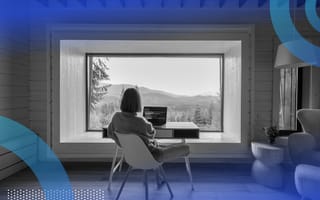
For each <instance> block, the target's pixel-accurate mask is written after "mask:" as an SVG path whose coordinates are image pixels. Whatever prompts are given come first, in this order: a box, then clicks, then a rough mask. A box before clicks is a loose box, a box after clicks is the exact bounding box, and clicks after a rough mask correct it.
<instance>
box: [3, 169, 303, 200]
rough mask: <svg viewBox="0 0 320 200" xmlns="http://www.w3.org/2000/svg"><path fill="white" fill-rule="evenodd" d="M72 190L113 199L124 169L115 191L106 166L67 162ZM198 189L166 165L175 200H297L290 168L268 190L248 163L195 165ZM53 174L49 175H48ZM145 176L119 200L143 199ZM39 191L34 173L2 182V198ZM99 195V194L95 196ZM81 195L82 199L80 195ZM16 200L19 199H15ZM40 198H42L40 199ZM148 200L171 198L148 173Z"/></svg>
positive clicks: (136, 176)
mask: <svg viewBox="0 0 320 200" xmlns="http://www.w3.org/2000/svg"><path fill="white" fill-rule="evenodd" d="M65 167H66V169H67V172H68V174H69V177H70V180H71V183H72V186H73V189H74V190H76V191H77V193H78V196H77V198H75V200H77V199H81V200H82V199H83V200H86V199H88V200H91V199H94V200H100V199H107V200H111V199H114V198H115V195H116V193H117V191H118V188H119V186H120V183H121V180H123V178H124V175H125V169H126V167H125V166H124V169H123V171H122V172H117V173H116V174H115V176H114V182H113V185H112V190H111V191H108V190H107V184H108V181H107V176H108V170H109V169H110V165H108V164H106V163H68V164H65ZM191 167H192V172H193V177H194V184H195V190H194V191H191V189H190V184H189V182H188V176H187V173H186V170H185V167H184V164H165V165H164V169H165V171H166V174H167V177H168V181H169V183H170V185H171V188H172V190H173V193H174V198H173V199H176V200H180V199H181V200H182V199H185V200H206V199H210V200H240V199H245V200H298V199H300V198H299V196H298V195H297V194H296V191H295V189H294V184H293V176H292V174H293V173H292V170H290V169H287V170H286V171H287V173H286V178H285V180H286V181H285V182H286V184H285V186H284V188H282V189H280V190H274V189H270V188H266V187H264V186H261V185H259V184H257V183H255V182H254V180H253V179H252V177H251V176H250V168H251V166H250V165H248V164H192V165H191ZM48 173H50V172H48ZM142 180H143V176H142V172H141V171H135V172H133V173H132V175H130V176H129V179H128V182H127V184H126V185H125V187H124V190H123V193H122V195H121V197H120V199H123V200H125V199H128V200H142V199H144V186H143V184H142ZM13 189H16V190H17V191H19V189H21V190H38V189H40V187H39V185H38V182H37V180H36V178H35V177H34V175H33V174H32V172H31V171H30V170H28V169H26V170H23V171H21V172H19V173H17V174H15V175H13V176H11V177H9V178H7V179H5V180H2V181H1V182H0V199H1V200H7V199H8V200H13V199H14V198H12V197H8V190H10V191H12V190H13ZM96 193H98V194H96ZM81 195H82V196H81ZM16 199H17V198H16ZM29 199H37V198H36V197H30V195H29V198H27V197H23V198H22V197H19V200H29ZM38 199H41V198H38ZM149 199H150V200H152V199H154V200H166V199H168V200H169V199H170V195H169V193H168V190H167V188H166V187H164V186H163V187H161V188H160V189H158V188H157V187H156V184H155V176H154V173H153V172H150V173H149Z"/></svg>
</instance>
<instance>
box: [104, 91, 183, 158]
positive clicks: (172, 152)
mask: <svg viewBox="0 0 320 200" xmlns="http://www.w3.org/2000/svg"><path fill="white" fill-rule="evenodd" d="M120 110H121V112H116V113H115V114H114V115H113V117H112V120H111V122H110V124H109V126H108V136H109V137H111V138H113V139H114V140H115V142H116V143H117V144H119V141H118V138H117V137H116V135H115V132H117V133H122V134H126V133H134V134H137V135H139V136H140V137H141V139H142V140H143V141H144V143H145V144H146V145H147V146H148V148H149V150H150V152H151V153H152V155H153V156H154V158H155V159H156V160H158V161H159V162H162V161H165V160H170V159H174V158H176V157H181V156H186V155H188V154H189V147H188V146H187V145H185V144H178V145H170V146H166V147H163V146H161V147H160V146H158V145H157V144H156V143H155V141H153V140H152V137H153V135H154V134H155V130H154V128H153V126H152V124H151V123H150V122H148V121H147V120H146V119H145V118H144V117H140V116H138V114H137V113H138V112H141V97H140V94H139V92H138V90H137V89H135V88H128V89H127V90H126V91H125V92H124V93H123V96H122V100H121V105H120Z"/></svg>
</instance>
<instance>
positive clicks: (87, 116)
mask: <svg viewBox="0 0 320 200" xmlns="http://www.w3.org/2000/svg"><path fill="white" fill-rule="evenodd" d="M93 56H97V57H99V56H100V57H102V56H105V57H108V56H110V57H219V58H220V98H221V114H220V117H221V125H220V127H221V129H220V130H201V129H200V132H203V133H209V132H213V133H220V132H223V131H224V69H225V66H224V64H225V58H224V53H212V54H209V53H91V52H90V53H89V52H86V53H85V65H86V66H85V70H86V73H85V75H86V77H85V79H86V83H85V88H86V89H85V90H86V91H85V94H86V96H85V98H86V101H85V105H86V108H85V111H86V117H85V118H86V132H97V131H102V129H101V130H93V129H89V120H90V106H89V103H90V100H89V98H90V95H89V90H90V83H89V82H90V76H89V74H90V72H91V69H90V67H89V60H90V59H89V58H90V57H93Z"/></svg>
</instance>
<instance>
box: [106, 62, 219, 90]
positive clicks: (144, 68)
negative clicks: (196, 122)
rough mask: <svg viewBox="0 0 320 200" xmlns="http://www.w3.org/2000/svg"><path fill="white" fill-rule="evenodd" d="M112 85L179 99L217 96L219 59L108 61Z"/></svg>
mask: <svg viewBox="0 0 320 200" xmlns="http://www.w3.org/2000/svg"><path fill="white" fill-rule="evenodd" d="M108 59H109V65H108V67H109V71H108V72H109V75H110V76H109V77H110V83H111V84H132V85H138V86H139V87H142V86H143V87H147V88H150V89H156V90H162V91H166V92H170V93H173V94H178V95H188V96H193V95H216V94H217V93H219V91H220V59H219V57H172V56H171V57H170V56H168V57H164V56H163V57H159V56H157V57H150V56H148V57H108Z"/></svg>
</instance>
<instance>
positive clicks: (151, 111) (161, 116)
mask: <svg viewBox="0 0 320 200" xmlns="http://www.w3.org/2000/svg"><path fill="white" fill-rule="evenodd" d="M143 116H144V117H145V118H146V119H147V120H148V121H149V122H151V123H152V125H154V126H161V125H163V124H165V123H166V122H167V107H156V106H145V107H144V108H143Z"/></svg>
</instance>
